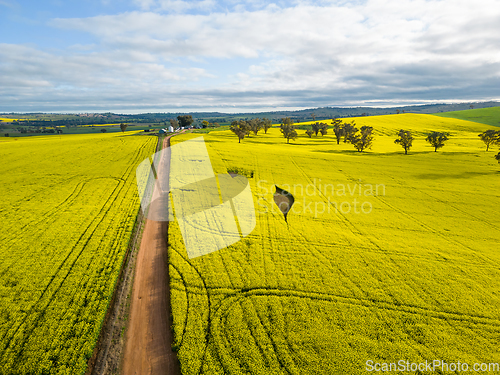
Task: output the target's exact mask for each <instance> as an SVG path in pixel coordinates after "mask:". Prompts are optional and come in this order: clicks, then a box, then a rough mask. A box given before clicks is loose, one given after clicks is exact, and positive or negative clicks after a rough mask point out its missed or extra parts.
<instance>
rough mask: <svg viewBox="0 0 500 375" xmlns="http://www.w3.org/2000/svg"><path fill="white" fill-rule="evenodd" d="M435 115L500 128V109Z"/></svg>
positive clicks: (470, 110) (471, 110) (481, 109)
mask: <svg viewBox="0 0 500 375" xmlns="http://www.w3.org/2000/svg"><path fill="white" fill-rule="evenodd" d="M433 114H434V115H436V116H441V117H448V118H456V119H460V120H468V121H474V122H479V123H480V124H486V125H493V126H500V107H491V108H480V109H469V110H467V111H453V112H445V113H433Z"/></svg>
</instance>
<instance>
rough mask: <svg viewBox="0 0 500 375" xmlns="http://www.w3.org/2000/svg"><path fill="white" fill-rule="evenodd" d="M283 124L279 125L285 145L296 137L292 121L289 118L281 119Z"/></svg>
mask: <svg viewBox="0 0 500 375" xmlns="http://www.w3.org/2000/svg"><path fill="white" fill-rule="evenodd" d="M282 121H283V124H282V125H281V133H282V134H283V137H285V138H286V143H290V139H292V140H295V139H296V138H297V136H298V134H297V131H296V130H295V127H294V126H293V121H292V119H290V117H285V118H284V119H282Z"/></svg>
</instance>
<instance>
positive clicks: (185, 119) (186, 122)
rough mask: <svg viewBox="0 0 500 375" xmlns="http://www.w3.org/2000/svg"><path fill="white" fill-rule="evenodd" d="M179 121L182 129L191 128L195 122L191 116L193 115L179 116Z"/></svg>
mask: <svg viewBox="0 0 500 375" xmlns="http://www.w3.org/2000/svg"><path fill="white" fill-rule="evenodd" d="M177 120H178V121H179V125H180V126H181V127H183V128H184V129H185V128H189V127H190V126H191V124H192V123H193V122H194V120H193V116H191V115H181V116H177Z"/></svg>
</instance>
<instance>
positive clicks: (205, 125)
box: [201, 120, 210, 128]
mask: <svg viewBox="0 0 500 375" xmlns="http://www.w3.org/2000/svg"><path fill="white" fill-rule="evenodd" d="M208 125H210V123H209V122H208V121H207V120H203V121H202V122H201V126H202V127H203V128H208Z"/></svg>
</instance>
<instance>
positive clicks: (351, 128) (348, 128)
mask: <svg viewBox="0 0 500 375" xmlns="http://www.w3.org/2000/svg"><path fill="white" fill-rule="evenodd" d="M357 131H358V128H356V122H355V121H354V120H352V121H351V122H350V123H347V122H346V123H344V126H343V128H342V135H343V136H344V143H347V141H348V140H349V139H350V138H351V136H352V135H353V134H355V133H356V132H357Z"/></svg>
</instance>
